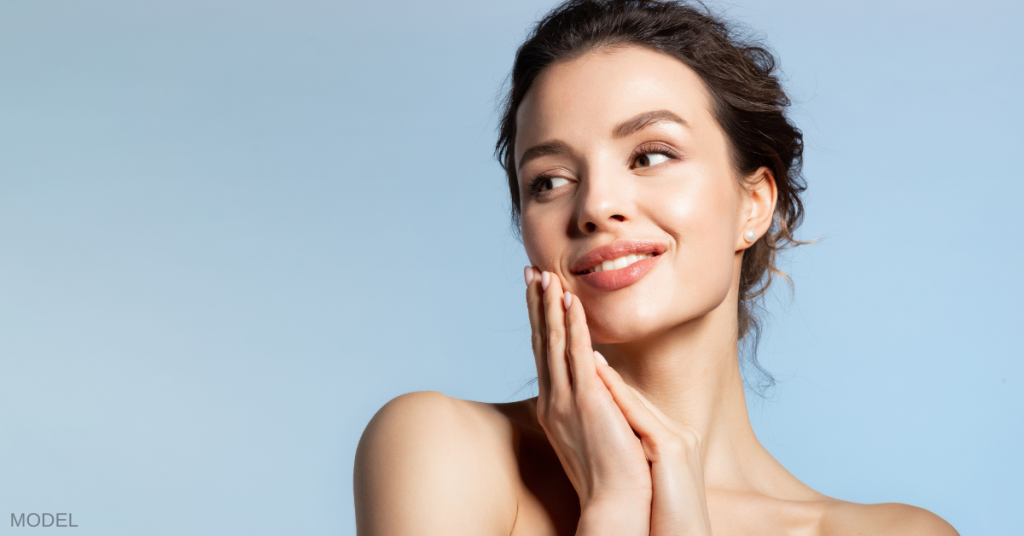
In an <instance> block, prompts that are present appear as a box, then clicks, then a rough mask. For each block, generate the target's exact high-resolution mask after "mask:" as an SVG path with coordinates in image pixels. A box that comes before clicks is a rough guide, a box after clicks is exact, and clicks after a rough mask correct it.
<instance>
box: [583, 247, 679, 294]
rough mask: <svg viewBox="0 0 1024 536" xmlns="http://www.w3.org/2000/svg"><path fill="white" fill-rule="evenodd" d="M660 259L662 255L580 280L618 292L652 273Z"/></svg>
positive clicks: (603, 271)
mask: <svg viewBox="0 0 1024 536" xmlns="http://www.w3.org/2000/svg"><path fill="white" fill-rule="evenodd" d="M659 257H661V255H655V256H654V257H650V258H648V259H644V260H642V261H637V262H634V263H633V264H630V265H629V266H627V267H625V268H619V269H618V270H602V271H600V272H595V273H590V274H583V275H581V276H579V278H580V279H582V280H583V282H585V283H587V284H588V285H591V286H594V287H597V288H599V289H601V290H618V289H620V288H623V287H628V286H630V285H632V284H633V283H636V282H637V281H639V280H640V278H641V277H643V276H645V275H647V272H649V271H651V268H652V267H654V263H655V262H657V260H658V258H659Z"/></svg>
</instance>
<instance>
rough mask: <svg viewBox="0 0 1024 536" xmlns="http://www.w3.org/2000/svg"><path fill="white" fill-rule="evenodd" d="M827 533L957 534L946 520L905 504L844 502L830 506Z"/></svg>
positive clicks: (900, 535)
mask: <svg viewBox="0 0 1024 536" xmlns="http://www.w3.org/2000/svg"><path fill="white" fill-rule="evenodd" d="M827 519H828V520H829V522H828V523H827V526H828V528H829V530H826V531H824V533H825V534H828V535H836V536H839V535H854V534H877V535H880V536H959V533H958V532H957V531H956V529H954V528H953V526H952V525H950V524H949V523H947V522H946V520H944V519H942V518H941V517H939V516H937V515H935V514H934V513H932V512H929V511H928V510H925V509H924V508H918V507H916V506H911V505H909V504H901V503H882V504H857V503H849V502H844V501H837V503H836V504H835V505H834V506H833V507H832V508H830V512H829V514H828V516H827Z"/></svg>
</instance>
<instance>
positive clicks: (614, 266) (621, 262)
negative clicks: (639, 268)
mask: <svg viewBox="0 0 1024 536" xmlns="http://www.w3.org/2000/svg"><path fill="white" fill-rule="evenodd" d="M653 256H654V254H653V253H642V254H639V255H637V254H633V253H631V254H629V255H624V256H622V257H619V258H617V259H612V260H610V261H604V262H602V263H601V264H598V265H597V266H595V267H594V268H593V269H591V270H590V273H597V272H603V271H605V270H620V269H622V268H625V267H627V266H629V265H630V264H633V263H634V262H637V261H642V260H644V259H650V258H651V257H653Z"/></svg>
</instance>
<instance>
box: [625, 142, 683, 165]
mask: <svg viewBox="0 0 1024 536" xmlns="http://www.w3.org/2000/svg"><path fill="white" fill-rule="evenodd" d="M645 154H661V155H665V156H667V157H668V159H669V160H677V159H678V158H679V154H678V153H676V152H675V151H674V150H672V149H671V148H669V147H666V146H665V145H662V144H660V143H645V144H643V145H641V146H640V147H637V148H636V150H635V151H633V154H632V155H630V156H629V165H630V166H632V165H633V164H634V163H635V162H636V159H637V158H638V157H640V156H643V155H645ZM631 169H632V168H631Z"/></svg>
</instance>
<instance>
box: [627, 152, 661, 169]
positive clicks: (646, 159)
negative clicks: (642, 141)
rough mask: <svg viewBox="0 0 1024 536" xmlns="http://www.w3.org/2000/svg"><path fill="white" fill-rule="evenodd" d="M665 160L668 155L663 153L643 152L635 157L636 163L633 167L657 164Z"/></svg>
mask: <svg viewBox="0 0 1024 536" xmlns="http://www.w3.org/2000/svg"><path fill="white" fill-rule="evenodd" d="M666 160H668V156H666V155H663V154H661V153H644V154H642V155H640V156H638V157H636V160H635V163H636V165H635V166H634V167H638V168H641V167H651V166H655V165H658V164H660V163H662V162H664V161H666Z"/></svg>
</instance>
